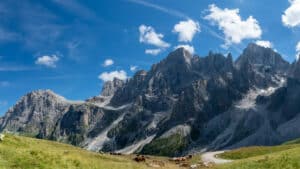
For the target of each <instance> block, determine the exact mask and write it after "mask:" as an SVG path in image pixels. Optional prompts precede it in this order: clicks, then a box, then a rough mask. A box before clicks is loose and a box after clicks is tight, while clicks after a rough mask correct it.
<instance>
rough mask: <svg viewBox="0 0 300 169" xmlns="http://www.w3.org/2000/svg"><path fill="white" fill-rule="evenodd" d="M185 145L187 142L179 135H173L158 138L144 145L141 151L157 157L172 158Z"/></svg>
mask: <svg viewBox="0 0 300 169" xmlns="http://www.w3.org/2000/svg"><path fill="white" fill-rule="evenodd" d="M186 145H187V140H186V139H185V138H184V137H182V136H181V135H179V134H174V135H172V136H170V137H168V138H159V139H157V140H154V141H153V142H151V143H150V144H148V145H146V146H145V147H144V149H143V150H142V153H145V154H155V155H159V156H174V155H176V154H178V153H180V152H181V151H182V150H183V149H184V148H185V146H186Z"/></svg>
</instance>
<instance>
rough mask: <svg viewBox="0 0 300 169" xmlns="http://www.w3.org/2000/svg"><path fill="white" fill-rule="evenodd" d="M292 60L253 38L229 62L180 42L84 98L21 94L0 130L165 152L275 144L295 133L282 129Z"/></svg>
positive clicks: (289, 120) (292, 119) (294, 78)
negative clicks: (158, 58) (147, 64)
mask: <svg viewBox="0 0 300 169" xmlns="http://www.w3.org/2000/svg"><path fill="white" fill-rule="evenodd" d="M297 63H299V61H298V62H295V63H294V64H291V65H290V64H289V63H288V62H286V61H285V60H284V59H283V58H282V57H281V55H280V54H278V53H276V52H274V51H273V50H272V49H269V48H264V47H260V46H258V45H255V44H249V45H248V47H247V48H246V49H245V50H244V52H243V53H242V54H241V56H240V57H239V58H238V59H236V60H235V61H233V59H232V56H231V54H228V56H227V57H226V56H223V55H222V54H215V53H212V52H210V53H209V55H208V56H207V57H199V56H192V55H191V54H189V53H188V51H186V50H185V49H183V48H180V49H177V50H175V51H174V52H171V53H170V54H169V55H168V56H167V57H166V58H165V59H163V60H162V61H161V62H159V63H157V64H154V65H153V66H152V67H151V69H150V70H149V71H144V70H141V71H138V72H137V73H136V74H135V75H134V76H133V77H132V78H130V79H128V80H126V81H120V80H118V79H114V80H113V81H110V82H107V83H106V84H104V86H103V90H102V94H101V95H100V96H95V97H92V98H90V99H87V100H86V101H82V102H72V101H67V100H66V99H63V97H59V96H57V95H56V94H52V95H50V94H49V93H51V92H50V91H48V95H49V97H50V96H53V98H52V97H50V98H51V99H47V98H48V97H43V96H44V95H45V96H47V92H45V93H41V96H38V97H34V98H33V99H28V98H31V97H28V96H27V95H26V96H27V97H25V98H22V99H21V100H20V101H19V102H21V103H22V104H19V103H17V104H16V105H15V106H14V107H13V108H11V109H10V110H9V111H8V112H7V113H6V115H5V116H4V117H2V118H0V130H1V131H3V130H6V131H11V132H25V133H31V134H33V136H35V137H39V138H46V139H52V140H58V141H62V142H66V143H71V144H74V145H77V146H81V147H85V148H87V149H90V150H92V151H101V150H102V151H121V150H123V151H122V152H123V153H132V152H142V153H145V154H152V153H156V154H160V155H167V156H173V155H180V154H185V153H189V152H194V151H205V150H212V149H225V148H236V147H241V146H248V145H274V144H278V143H281V142H284V141H287V140H289V139H293V138H296V137H300V131H299V132H298V130H297V132H295V133H294V134H293V133H292V132H289V130H293V129H294V128H295V127H296V126H297V121H298V116H297V115H298V113H299V112H300V107H298V106H297V104H296V102H297V101H298V100H299V101H300V93H298V92H293V91H294V90H297V89H298V88H299V89H300V83H298V75H299V73H298V71H297V70H298V67H299V66H300V64H297ZM299 76H300V75H299ZM298 94H299V97H298ZM29 95H30V94H29ZM282 97H284V99H283V100H282V99H280V98H282ZM278 101H282V104H278V103H277V102H278ZM294 103H295V104H294ZM287 105H290V106H287ZM41 106H42V107H45V109H44V110H42V107H41ZM276 106H277V107H276ZM288 107H291V109H288ZM287 110H288V112H290V114H288V115H286V116H285V114H284V113H283V112H284V111H287ZM53 112H56V113H54V114H55V115H53V117H52V116H51V117H50V118H49V117H48V116H47V115H48V114H49V113H53ZM292 112H294V113H292ZM271 114H273V115H271ZM299 114H300V113H299ZM43 115H44V116H43ZM25 117H26V118H25ZM29 117H30V118H29ZM37 117H39V118H37ZM299 117H300V115H299ZM24 118H25V120H24ZM49 119H50V120H49ZM280 119H283V120H280ZM299 119H300V118H299ZM37 129H39V130H37ZM266 133H271V135H266ZM170 139H175V140H181V141H179V143H180V144H179V145H177V146H176V148H174V147H173V146H174V145H172V144H167V145H166V146H163V147H160V146H157V145H159V143H161V142H164V143H165V142H166V141H167V142H168V141H170ZM97 145H98V146H97ZM149 147H151V151H150V152H149ZM153 147H154V148H153ZM168 149H170V150H173V152H169V151H168ZM125 150H126V151H125ZM133 150H135V151H133Z"/></svg>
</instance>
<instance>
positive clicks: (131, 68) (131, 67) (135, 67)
mask: <svg viewBox="0 0 300 169" xmlns="http://www.w3.org/2000/svg"><path fill="white" fill-rule="evenodd" d="M137 68H138V67H137V66H130V71H132V72H135V71H136V70H137Z"/></svg>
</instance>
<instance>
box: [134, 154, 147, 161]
mask: <svg viewBox="0 0 300 169" xmlns="http://www.w3.org/2000/svg"><path fill="white" fill-rule="evenodd" d="M133 160H134V161H136V162H146V158H145V156H143V155H142V156H140V155H137V156H136V157H135V158H134V159H133Z"/></svg>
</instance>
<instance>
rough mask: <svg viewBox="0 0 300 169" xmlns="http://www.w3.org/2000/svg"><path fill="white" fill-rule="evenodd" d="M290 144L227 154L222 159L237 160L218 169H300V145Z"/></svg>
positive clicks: (249, 148)
mask: <svg viewBox="0 0 300 169" xmlns="http://www.w3.org/2000/svg"><path fill="white" fill-rule="evenodd" d="M293 143H298V141H292V142H288V143H286V144H283V145H280V146H272V147H248V148H241V149H237V150H233V151H229V152H226V153H224V154H222V155H220V157H221V158H226V159H235V161H234V162H233V163H230V164H225V165H219V166H215V168H216V169H270V168H271V169H300V144H293Z"/></svg>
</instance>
